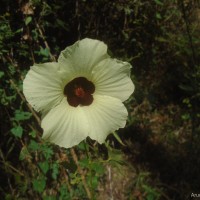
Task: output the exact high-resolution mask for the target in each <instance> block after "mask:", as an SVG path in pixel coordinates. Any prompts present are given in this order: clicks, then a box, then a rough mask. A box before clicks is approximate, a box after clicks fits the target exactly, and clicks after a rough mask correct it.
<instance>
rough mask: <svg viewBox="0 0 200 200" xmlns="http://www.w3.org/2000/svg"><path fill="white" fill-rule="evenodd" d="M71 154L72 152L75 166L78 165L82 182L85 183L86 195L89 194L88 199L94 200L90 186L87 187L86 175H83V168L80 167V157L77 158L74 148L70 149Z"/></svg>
mask: <svg viewBox="0 0 200 200" xmlns="http://www.w3.org/2000/svg"><path fill="white" fill-rule="evenodd" d="M70 152H71V155H72V158H73V160H74V162H75V164H76V166H77V169H78V172H79V174H80V175H81V179H82V182H83V186H84V188H85V191H86V193H87V196H88V199H92V195H91V192H90V190H89V188H88V186H87V183H86V180H85V176H84V174H83V170H82V169H81V167H80V166H79V163H78V157H77V155H76V153H75V151H74V149H73V148H72V149H70Z"/></svg>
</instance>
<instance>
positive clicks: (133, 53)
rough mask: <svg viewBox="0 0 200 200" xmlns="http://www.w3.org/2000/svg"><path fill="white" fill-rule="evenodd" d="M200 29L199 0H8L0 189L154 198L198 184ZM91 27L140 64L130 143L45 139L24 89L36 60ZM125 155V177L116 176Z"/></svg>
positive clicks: (39, 195) (1, 50)
mask: <svg viewBox="0 0 200 200" xmlns="http://www.w3.org/2000/svg"><path fill="white" fill-rule="evenodd" d="M199 33H200V4H199V2H198V1H195V0H190V1H189V0H172V1H167V0H163V1H161V0H150V1H147V0H123V1H122V0H116V1H108V0H98V1H92V0H75V1H73V0H67V1H57V0H18V1H11V0H1V7H0V84H1V88H0V97H1V100H0V102H1V103H0V123H1V125H0V132H1V140H0V149H1V150H0V163H1V164H0V177H1V179H0V194H1V198H2V199H6V200H10V199H33V198H34V199H44V200H54V199H64V200H65V199H89V198H91V199H103V198H104V199H109V198H115V199H148V200H156V199H186V198H188V196H189V195H190V194H191V193H192V192H193V193H195V192H196V193H199V191H200V188H199V181H200V176H199V175H198V174H199V173H198V171H199V167H200V159H199V153H200V149H199V136H200V134H199V132H200V123H199V118H200V108H199V105H200V63H199V58H200V55H199V54H200V38H199ZM85 37H89V38H95V39H99V40H102V41H104V42H105V43H106V44H108V46H109V49H110V50H111V52H109V53H110V54H111V55H114V57H116V56H117V57H118V58H120V59H123V60H126V61H129V62H131V64H132V65H133V69H132V74H133V75H132V79H133V80H134V83H135V85H136V91H135V93H134V96H132V97H131V98H130V99H129V100H128V101H127V102H126V105H127V107H128V109H129V113H130V116H129V120H128V126H127V129H124V130H122V131H120V137H121V138H122V139H123V143H125V144H126V146H123V145H120V141H121V140H120V139H119V138H117V137H112V136H110V137H109V138H108V142H107V144H106V145H97V144H95V143H93V142H92V141H89V142H88V143H84V142H83V143H81V144H80V145H79V146H78V147H76V148H75V149H71V150H66V149H60V148H58V147H57V146H55V145H52V144H47V143H45V142H44V141H41V138H40V136H41V133H42V130H41V128H40V126H39V123H40V122H39V118H38V116H37V114H36V113H35V112H34V110H32V109H31V107H30V106H29V105H28V104H27V103H26V101H25V99H24V97H23V93H22V82H23V78H24V76H25V74H26V73H27V71H28V70H29V67H30V66H31V65H32V64H33V63H35V62H36V63H42V62H46V61H51V60H53V59H54V57H55V58H57V57H58V55H59V53H60V51H61V50H63V49H64V48H65V47H66V46H68V45H71V44H72V43H74V42H75V41H76V40H78V39H82V38H85ZM121 133H122V134H121ZM123 143H122V144H123ZM127 163H129V164H127ZM124 165H128V166H129V168H128V170H127V173H130V174H126V178H125V177H124V175H122V178H121V179H120V180H118V179H117V178H116V180H117V181H115V179H114V178H113V179H112V178H109V177H110V176H111V169H112V170H113V173H115V174H119V173H120V172H121V169H123V167H122V166H124ZM130 165H131V167H130ZM108 166H109V168H108V169H109V170H108V172H107V171H106V169H107V167H108ZM110 166H111V168H110ZM125 171H126V170H125ZM133 172H134V173H133ZM121 173H122V172H121ZM119 177H120V176H119ZM119 177H118V178H119ZM121 182H123V183H124V184H125V186H126V187H124V188H123V189H122V186H118V185H120V183H121ZM112 185H113V187H116V188H118V189H119V190H120V191H121V193H123V194H119V191H118V192H117V191H116V190H114V189H113V188H112ZM102 187H103V191H102V190H101V189H102ZM122 190H123V191H122ZM102 193H104V196H103V195H102ZM106 195H107V196H106ZM121 195H124V196H121Z"/></svg>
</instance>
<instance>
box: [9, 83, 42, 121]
mask: <svg viewBox="0 0 200 200" xmlns="http://www.w3.org/2000/svg"><path fill="white" fill-rule="evenodd" d="M9 81H10V83H11V85H12V86H13V87H14V88H15V90H16V92H17V93H18V95H19V96H20V98H21V99H22V101H24V102H26V99H25V97H24V95H23V94H22V93H21V91H20V90H19V88H18V87H17V86H16V84H15V83H14V81H13V80H12V79H10V80H9ZM26 105H27V107H28V109H29V110H30V111H31V113H32V115H33V116H34V117H35V119H36V121H37V122H38V124H41V120H40V118H39V117H38V115H37V114H36V112H35V111H34V110H33V108H32V107H31V105H30V104H29V103H27V102H26Z"/></svg>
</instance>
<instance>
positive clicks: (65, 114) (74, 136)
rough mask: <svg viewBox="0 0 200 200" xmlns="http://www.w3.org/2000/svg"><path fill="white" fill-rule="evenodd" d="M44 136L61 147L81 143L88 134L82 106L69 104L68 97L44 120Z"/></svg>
mask: <svg viewBox="0 0 200 200" xmlns="http://www.w3.org/2000/svg"><path fill="white" fill-rule="evenodd" d="M42 128H43V130H44V133H43V138H44V139H46V140H48V141H50V142H53V143H55V144H57V145H59V146H61V147H65V148H70V147H72V146H75V145H77V144H79V143H80V142H81V141H82V140H84V139H85V138H86V137H87V135H88V123H87V120H86V118H85V114H84V113H83V111H82V108H81V107H80V106H79V107H76V108H75V107H72V106H69V105H68V103H67V100H66V98H64V99H63V100H62V102H61V103H60V104H59V105H58V106H56V107H55V108H53V109H52V110H51V111H50V112H48V114H47V115H46V116H45V117H44V119H43V120H42Z"/></svg>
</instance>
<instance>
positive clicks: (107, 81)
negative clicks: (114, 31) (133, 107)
mask: <svg viewBox="0 0 200 200" xmlns="http://www.w3.org/2000/svg"><path fill="white" fill-rule="evenodd" d="M130 69H131V65H130V64H129V63H127V62H122V61H119V60H116V59H111V58H108V59H104V60H102V61H101V62H100V63H98V65H97V66H96V67H95V68H94V69H93V72H92V73H93V76H92V81H93V82H94V84H95V88H96V90H95V94H98V95H107V96H111V97H115V98H118V99H120V100H122V101H125V100H127V99H128V98H129V96H130V95H131V94H132V93H133V91H134V88H135V87H134V84H133V82H132V80H131V79H130Z"/></svg>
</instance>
